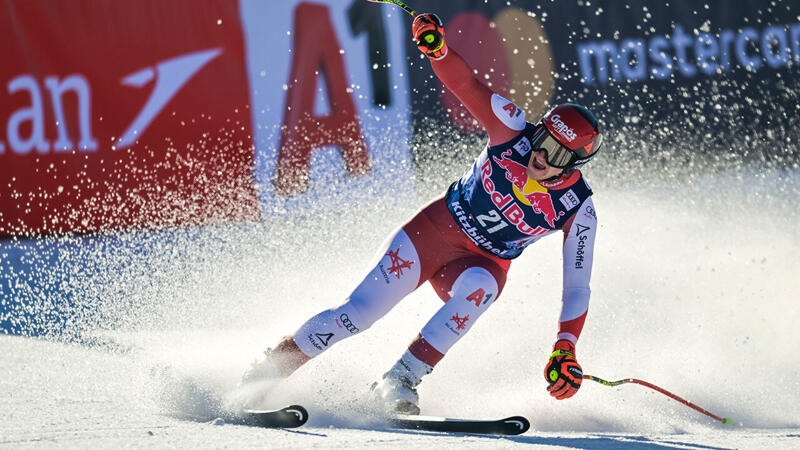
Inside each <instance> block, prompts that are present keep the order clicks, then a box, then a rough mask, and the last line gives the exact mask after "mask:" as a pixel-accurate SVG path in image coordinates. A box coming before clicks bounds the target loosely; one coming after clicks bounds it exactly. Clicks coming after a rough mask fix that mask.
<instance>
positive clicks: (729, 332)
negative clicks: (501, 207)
mask: <svg viewBox="0 0 800 450" xmlns="http://www.w3.org/2000/svg"><path fill="white" fill-rule="evenodd" d="M409 3H410V6H411V7H412V8H415V9H416V10H417V11H419V12H435V13H437V14H438V15H439V16H440V17H441V18H442V19H443V21H444V22H445V30H446V39H447V42H448V46H449V47H450V48H452V49H454V50H456V51H458V52H459V53H460V54H461V55H462V56H463V57H464V58H465V59H466V60H467V61H468V62H469V63H470V65H471V66H472V67H473V68H474V70H475V76H476V77H477V78H478V79H480V80H482V81H483V82H485V83H486V84H487V85H489V86H490V87H491V88H492V89H494V90H495V91H496V92H497V93H499V94H500V95H502V96H504V97H507V98H509V99H512V100H514V101H515V102H516V103H517V104H519V105H521V106H523V107H524V109H525V111H526V114H527V118H528V120H529V121H537V120H538V119H539V117H540V116H541V115H542V114H543V113H544V112H546V111H547V110H548V108H549V107H550V106H552V105H554V104H556V103H560V102H568V101H569V102H577V103H582V104H584V105H586V106H587V107H589V109H590V110H592V111H593V112H594V113H595V114H596V115H597V116H598V118H599V119H600V121H601V124H602V127H603V129H604V132H605V140H604V147H603V148H602V149H601V153H600V155H599V157H598V158H596V159H595V160H594V161H593V162H592V163H591V164H590V165H588V166H587V167H586V169H585V170H584V171H583V172H584V174H585V176H586V177H587V179H588V181H589V183H590V184H591V186H592V188H593V190H594V192H595V195H594V199H595V200H594V201H595V203H596V205H597V212H598V218H599V223H600V224H601V229H600V232H599V235H598V244H597V248H596V249H595V255H596V256H595V258H596V260H595V265H594V274H593V283H592V287H593V299H592V303H591V305H590V312H589V318H588V319H587V325H586V328H585V329H584V330H585V331H584V334H583V336H582V339H581V343H580V344H579V347H578V348H579V350H578V352H579V360H580V361H581V363H582V364H583V366H584V369H585V370H586V372H587V373H592V374H594V375H597V376H601V377H604V378H613V379H616V378H622V377H628V376H632V377H639V378H643V379H647V380H649V381H653V382H657V383H658V384H661V385H664V386H665V387H668V388H672V389H673V390H676V391H678V392H679V393H680V394H682V395H685V396H687V398H692V399H695V400H697V401H698V403H701V404H703V405H704V406H706V407H708V409H711V410H712V411H715V412H718V411H722V412H718V414H721V415H731V416H734V417H735V418H737V419H738V420H739V422H738V423H740V424H744V425H746V426H753V427H790V426H791V427H797V426H800V422H798V420H799V419H798V418H800V406H798V405H800V396H798V395H799V394H798V393H800V382H798V380H800V373H799V372H800V356H798V355H800V353H798V352H796V351H794V349H796V348H797V347H798V345H800V333H799V332H798V331H797V329H796V328H794V325H795V324H796V323H797V322H798V320H800V315H799V314H798V308H797V300H798V292H800V281H798V279H797V276H796V274H797V272H798V269H800V263H799V260H798V256H797V255H798V254H800V240H798V236H797V233H796V224H797V222H798V219H800V214H798V212H797V199H798V195H799V194H800V168H799V167H798V163H800V150H798V139H800V135H799V134H800V131H798V126H797V125H798V121H799V120H800V119H798V117H800V106H798V105H799V104H798V95H799V94H800V71H799V70H798V68H800V4H798V3H797V2H795V1H788V0H776V1H772V2H764V1H744V0H742V1H721V0H718V1H688V0H686V1H685V0H673V1H670V2H668V3H665V2H660V1H646V0H640V1H635V0H632V1H627V2H618V1H606V0H591V1H590V0H560V1H557V2H555V1H488V2H487V1H484V0H450V1H446V2H445V1H428V2H424V3H414V2H413V1H410V2H409ZM410 23H411V18H410V16H408V15H407V14H405V13H404V12H403V11H402V10H401V9H399V8H397V7H395V6H393V5H379V4H374V3H369V2H366V1H363V0H352V1H350V0H340V1H334V0H329V1H328V0H320V1H314V2H310V1H296V0H287V1H281V2H272V1H259V0H241V1H233V0H231V1H221V0H217V1H210V0H173V1H170V2H163V1H157V0H136V1H115V2H96V1H92V0H70V1H68V2H65V1H55V0H51V1H48V0H38V1H29V0H4V1H2V2H0V42H2V46H0V54H1V55H2V60H3V64H1V65H0V87H2V89H0V97H1V98H2V101H0V331H2V333H5V334H9V335H16V336H24V337H36V338H43V339H46V340H47V341H48V342H51V341H57V342H62V343H63V342H66V343H70V344H71V345H72V344H77V345H78V346H79V347H81V348H84V347H87V346H88V347H90V348H92V349H98V350H101V351H110V352H113V353H115V354H119V355H121V356H120V357H122V358H134V359H135V360H136V361H146V362H144V363H142V364H141V366H143V367H144V366H147V365H148V364H150V363H151V362H152V361H154V360H156V359H164V360H169V361H172V362H175V361H184V362H185V363H186V364H187V365H189V366H192V365H196V366H198V367H201V368H197V369H196V370H198V371H210V370H211V371H213V370H212V369H214V370H217V369H218V371H219V372H220V373H221V374H222V375H220V376H221V377H223V378H226V379H235V378H236V377H237V376H238V373H239V372H240V371H241V370H242V369H243V368H244V367H246V365H247V363H248V362H249V361H250V360H251V359H252V358H253V357H254V356H255V355H257V354H258V352H259V351H260V350H263V349H264V348H266V347H267V346H268V345H272V344H273V343H274V342H275V341H276V340H277V338H279V337H280V336H282V335H285V334H288V333H292V332H293V331H294V329H295V328H296V327H297V326H299V325H300V323H301V322H302V321H303V320H305V319H306V318H307V317H309V316H310V315H312V314H314V313H316V312H318V311H319V310H322V309H325V308H328V307H330V306H333V305H334V304H337V303H339V302H341V301H342V300H343V299H344V298H345V297H346V296H347V295H348V294H349V292H350V290H351V289H352V288H353V287H354V286H355V284H356V283H357V282H358V281H360V279H361V277H363V274H364V271H365V270H366V269H367V268H368V264H369V263H370V261H371V260H372V257H373V252H374V251H375V250H376V249H377V247H378V245H379V244H380V242H381V241H382V240H383V239H384V237H385V236H386V235H387V233H389V232H391V231H392V230H393V229H394V228H396V227H397V226H399V225H400V224H401V223H402V222H403V221H404V220H406V219H407V218H409V217H410V216H411V215H412V214H413V213H414V211H415V210H416V209H417V208H418V207H419V206H421V205H422V204H424V202H425V201H427V200H428V199H429V198H432V197H433V196H435V195H437V194H438V193H441V192H443V191H444V190H445V189H446V188H447V186H448V185H449V184H450V183H451V182H452V181H454V180H455V179H456V178H457V177H458V176H460V175H461V174H462V173H463V171H464V170H466V169H467V167H468V165H469V164H470V162H471V161H472V159H473V158H474V157H475V156H477V154H478V153H479V152H480V150H481V148H482V146H483V145H485V141H486V136H485V134H483V132H482V130H481V129H480V127H479V126H478V124H477V122H476V121H475V120H474V119H473V118H472V117H471V116H470V114H469V113H468V112H467V111H466V109H465V108H464V107H463V106H462V105H461V104H460V103H459V102H458V100H457V99H455V98H454V96H453V95H452V94H451V93H449V92H448V91H447V90H446V89H444V87H443V86H442V85H441V83H440V82H439V81H438V80H437V79H436V78H435V76H434V75H433V72H432V70H431V68H430V65H429V63H428V62H427V60H426V59H425V58H424V57H422V56H421V55H420V54H419V52H418V50H417V49H416V47H415V46H414V45H413V43H412V42H411V36H410ZM560 258H561V255H560V240H559V239H555V238H553V239H552V242H550V240H545V241H543V242H541V243H537V244H536V245H535V246H533V247H531V248H530V249H529V250H528V251H527V252H526V253H525V255H523V256H522V257H520V258H519V259H518V260H517V261H516V262H515V263H514V265H513V266H512V269H511V273H510V276H509V284H508V285H507V287H506V290H505V291H504V295H503V301H501V302H498V303H497V304H496V306H494V307H493V308H492V310H491V312H489V313H487V314H486V315H485V316H484V317H485V318H484V319H482V321H481V325H479V326H476V327H475V328H474V329H473V332H472V333H470V335H469V336H467V337H465V338H464V339H463V340H462V341H463V342H462V343H460V344H459V345H458V346H456V347H455V348H454V349H453V351H452V352H451V354H450V355H448V357H447V358H445V360H443V362H442V363H441V364H440V365H439V366H438V367H437V369H436V372H435V373H434V374H433V375H431V376H430V377H429V379H430V381H428V382H427V383H426V384H425V385H423V387H422V390H421V392H422V397H423V400H422V402H423V403H422V406H423V409H427V411H429V412H430V413H443V411H446V410H448V409H449V410H451V411H452V408H453V405H454V404H462V406H463V407H464V408H465V409H464V411H466V412H469V411H473V412H475V411H480V410H481V408H484V409H483V410H484V411H485V408H487V406H486V405H489V406H488V409H489V410H490V411H494V412H497V413H502V411H505V409H504V408H505V406H506V405H508V404H515V405H519V408H521V409H522V411H515V412H514V413H524V414H527V415H529V416H531V418H532V422H533V423H534V427H536V428H538V429H540V430H542V429H544V430H547V429H553V430H558V429H560V427H562V426H563V423H564V422H563V421H561V419H562V418H569V419H571V420H570V421H569V423H571V424H572V425H571V426H573V427H575V428H576V429H581V430H630V429H643V428H650V429H651V430H653V431H675V430H684V429H687V428H692V427H694V426H695V425H694V419H696V417H694V416H692V414H695V413H693V412H692V411H684V410H683V409H682V408H683V407H680V406H676V405H677V404H672V403H666V400H665V399H661V398H658V399H655V398H653V397H652V396H649V395H648V394H647V393H642V392H640V391H635V388H633V389H632V390H633V391H635V392H634V393H632V394H630V395H628V396H626V397H624V398H622V397H620V396H619V395H615V393H614V391H613V390H610V389H608V388H604V387H600V386H599V385H597V386H591V387H585V388H584V390H585V391H590V392H591V394H587V393H586V392H584V393H583V394H584V395H583V396H579V398H576V402H579V403H578V404H579V406H580V408H575V407H574V405H575V404H574V403H573V404H572V407H571V408H568V407H567V406H565V405H563V404H561V403H559V404H553V403H551V402H548V397H547V394H546V392H545V391H544V381H543V380H541V370H542V367H543V366H544V363H545V362H546V357H547V354H548V353H549V348H550V346H551V345H552V342H553V340H554V337H555V333H556V326H557V318H558V311H559V309H560V295H561V294H560V286H561V273H560V271H561V269H560V267H561V262H560ZM438 301H439V300H438V299H437V298H436V296H435V295H433V291H432V290H430V288H428V287H427V286H423V287H422V288H421V289H419V291H418V292H417V293H415V294H413V295H412V296H411V297H410V298H409V299H408V300H407V301H405V302H403V303H401V305H400V306H398V307H397V308H396V309H395V310H394V311H392V312H391V313H390V315H389V316H387V317H386V318H385V319H383V320H382V321H380V322H379V323H378V324H376V325H375V326H374V327H373V328H372V329H370V330H369V331H368V332H366V333H364V334H362V335H359V336H357V337H355V338H353V339H350V340H348V341H345V342H343V343H341V344H340V345H339V346H337V347H336V348H334V349H332V350H331V351H330V352H328V354H326V355H325V356H323V357H322V358H319V361H317V360H315V361H313V362H312V363H310V364H309V365H308V366H307V367H305V368H303V369H302V370H301V371H300V372H298V374H297V377H296V380H297V381H295V382H294V383H295V384H296V387H295V388H293V389H289V390H288V392H291V393H292V394H293V395H295V396H296V397H295V398H301V399H302V398H303V396H304V395H305V396H306V397H308V398H309V399H312V398H313V399H314V401H316V402H318V403H319V404H321V405H322V406H320V408H322V409H327V410H330V411H332V412H331V414H334V415H335V411H336V409H337V408H338V407H340V406H341V405H340V404H339V403H337V400H336V399H337V398H341V397H353V398H356V397H358V395H360V393H361V392H362V391H364V389H365V388H366V386H367V384H368V383H369V382H370V381H372V380H373V379H375V378H376V377H378V376H379V375H380V374H381V373H383V371H384V370H385V369H386V367H388V365H389V364H391V363H392V362H393V361H394V360H395V359H396V358H397V357H398V356H399V355H400V354H401V353H402V351H403V349H404V348H405V345H407V343H408V342H409V341H410V340H411V339H412V338H413V337H414V336H415V335H416V333H417V331H418V330H419V328H420V327H421V326H422V325H423V324H424V323H425V322H426V321H427V319H428V318H429V317H430V316H431V315H432V314H433V312H434V311H436V309H437V308H438ZM14 342H17V344H15V345H17V346H20V348H23V349H27V348H29V347H28V346H27V344H19V342H20V341H16V340H15V341H14ZM30 348H32V347H30ZM23 351H30V352H32V353H31V354H32V355H36V354H38V353H37V352H39V351H41V350H36V349H30V350H23ZM143 355H145V356H143ZM126 361H131V359H126ZM115 364H116V363H115ZM101 366H102V364H101ZM114 367H116V366H114ZM137 367H138V366H137ZM373 367H374V370H373ZM73 369H76V370H77V368H74V367H73ZM109 370H111V371H112V372H113V370H112V369H109ZM114 370H116V369H114ZM79 372H80V371H79ZM323 374H324V376H325V377H326V379H327V380H328V383H327V384H325V386H320V385H315V383H314V380H315V379H318V378H319V377H320V376H322V375H323ZM765 377H766V379H765ZM354 381H355V383H354ZM115 389H116V388H115ZM134 389H138V388H134ZM465 390H466V392H465ZM137 392H138V391H137ZM637 392H638V393H637ZM783 392H788V393H789V394H788V395H785V396H783V395H782V394H778V397H775V396H774V395H775V393H783ZM467 394H468V395H467ZM637 395H639V396H638V397H637ZM134 397H135V396H134ZM465 399H469V401H466V400H465ZM625 399H627V401H628V403H625ZM703 402H704V403H703ZM609 405H610V406H612V408H611V411H609V408H608V406H609ZM519 408H518V409H519ZM600 411H602V414H600ZM728 412H730V413H728ZM665 413H666V414H668V417H672V419H673V420H672V421H668V422H667V423H666V424H665V422H664V421H663V417H664V414H665ZM654 417H660V419H656V418H654Z"/></svg>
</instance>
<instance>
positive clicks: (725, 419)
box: [722, 417, 733, 425]
mask: <svg viewBox="0 0 800 450" xmlns="http://www.w3.org/2000/svg"><path fill="white" fill-rule="evenodd" d="M722 423H723V424H725V425H733V420H732V419H731V418H730V417H723V418H722Z"/></svg>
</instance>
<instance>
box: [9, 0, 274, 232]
mask: <svg viewBox="0 0 800 450" xmlns="http://www.w3.org/2000/svg"><path fill="white" fill-rule="evenodd" d="M0 42H3V49H2V57H3V64H2V65H0V96H1V97H2V100H1V101H0V125H2V126H0V235H11V234H27V233H35V234H48V233H62V232H94V231H99V230H107V229H129V228H139V227H165V226H174V225H183V224H203V223H209V222H220V221H232V220H233V221H236V220H244V219H252V218H256V217H258V214H259V212H258V211H259V210H258V201H257V197H256V192H255V188H254V185H253V175H252V171H253V144H252V131H251V128H252V127H251V115H250V108H249V95H248V78H247V72H246V67H247V65H246V63H245V53H244V43H243V32H242V28H241V22H240V18H239V7H238V2H237V1H235V0H231V1H224V2H220V1H200V0H172V1H169V2H164V1H160V0H136V1H114V2H96V1H93V0H71V1H69V2H62V1H57V0H53V1H36V2H33V1H28V0H16V1H15V0H11V1H6V2H5V3H4V4H3V5H2V10H0Z"/></svg>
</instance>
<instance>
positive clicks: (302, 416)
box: [283, 405, 308, 423]
mask: <svg viewBox="0 0 800 450" xmlns="http://www.w3.org/2000/svg"><path fill="white" fill-rule="evenodd" d="M283 410H284V411H286V412H288V413H292V414H294V415H296V416H297V419H298V420H299V421H301V422H303V423H306V421H308V411H306V409H305V408H303V407H302V406H300V405H289V406H287V407H285V408H283Z"/></svg>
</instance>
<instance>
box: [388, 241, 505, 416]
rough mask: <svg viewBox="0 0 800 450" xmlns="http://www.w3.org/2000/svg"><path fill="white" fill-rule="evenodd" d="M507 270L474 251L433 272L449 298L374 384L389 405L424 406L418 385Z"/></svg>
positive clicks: (496, 291)
mask: <svg viewBox="0 0 800 450" xmlns="http://www.w3.org/2000/svg"><path fill="white" fill-rule="evenodd" d="M507 270H508V265H505V267H501V266H500V265H499V264H497V263H496V262H495V261H493V260H490V259H488V258H484V257H481V256H475V257H466V258H462V259H459V260H456V261H453V262H451V263H448V264H447V265H445V266H444V267H443V268H442V269H441V270H440V271H439V272H437V273H436V274H434V276H433V277H432V278H431V284H433V285H434V288H435V289H436V291H437V292H438V293H439V294H440V296H442V297H443V300H445V301H446V303H445V304H444V305H443V306H442V307H441V308H440V309H439V311H438V312H436V314H434V316H433V317H432V318H431V319H430V321H428V323H427V324H426V325H425V326H424V327H423V328H422V331H421V332H420V335H419V336H417V338H416V339H415V340H414V341H413V342H412V343H411V345H410V346H409V348H408V350H406V352H405V353H404V354H403V356H401V357H400V359H399V360H398V361H397V363H395V365H394V366H393V367H392V368H391V369H389V371H388V372H387V373H386V374H384V375H383V379H382V380H381V381H380V382H379V383H378V384H377V385H376V386H375V391H376V393H377V394H378V396H380V397H381V398H382V400H383V401H384V406H385V407H386V408H387V409H388V410H389V411H392V412H401V413H408V414H416V413H418V412H419V407H418V406H417V403H418V397H417V393H416V386H417V385H418V384H419V383H420V382H421V381H422V377H423V376H424V375H427V374H428V373H430V372H431V371H432V370H433V367H434V366H435V365H436V364H437V363H438V362H439V361H440V360H441V359H442V358H443V357H444V355H445V353H447V351H448V350H449V349H450V348H451V347H452V346H453V345H454V344H455V343H456V342H457V341H458V340H459V339H460V338H461V337H462V336H464V335H465V334H466V333H467V331H469V330H470V328H472V325H473V324H474V323H475V321H476V320H477V319H478V317H480V316H481V315H482V314H483V312H484V311H486V309H487V308H488V307H489V305H491V304H493V303H494V302H495V301H496V299H497V297H498V295H500V292H501V291H502V289H503V286H504V285H505V281H506V271H507Z"/></svg>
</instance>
